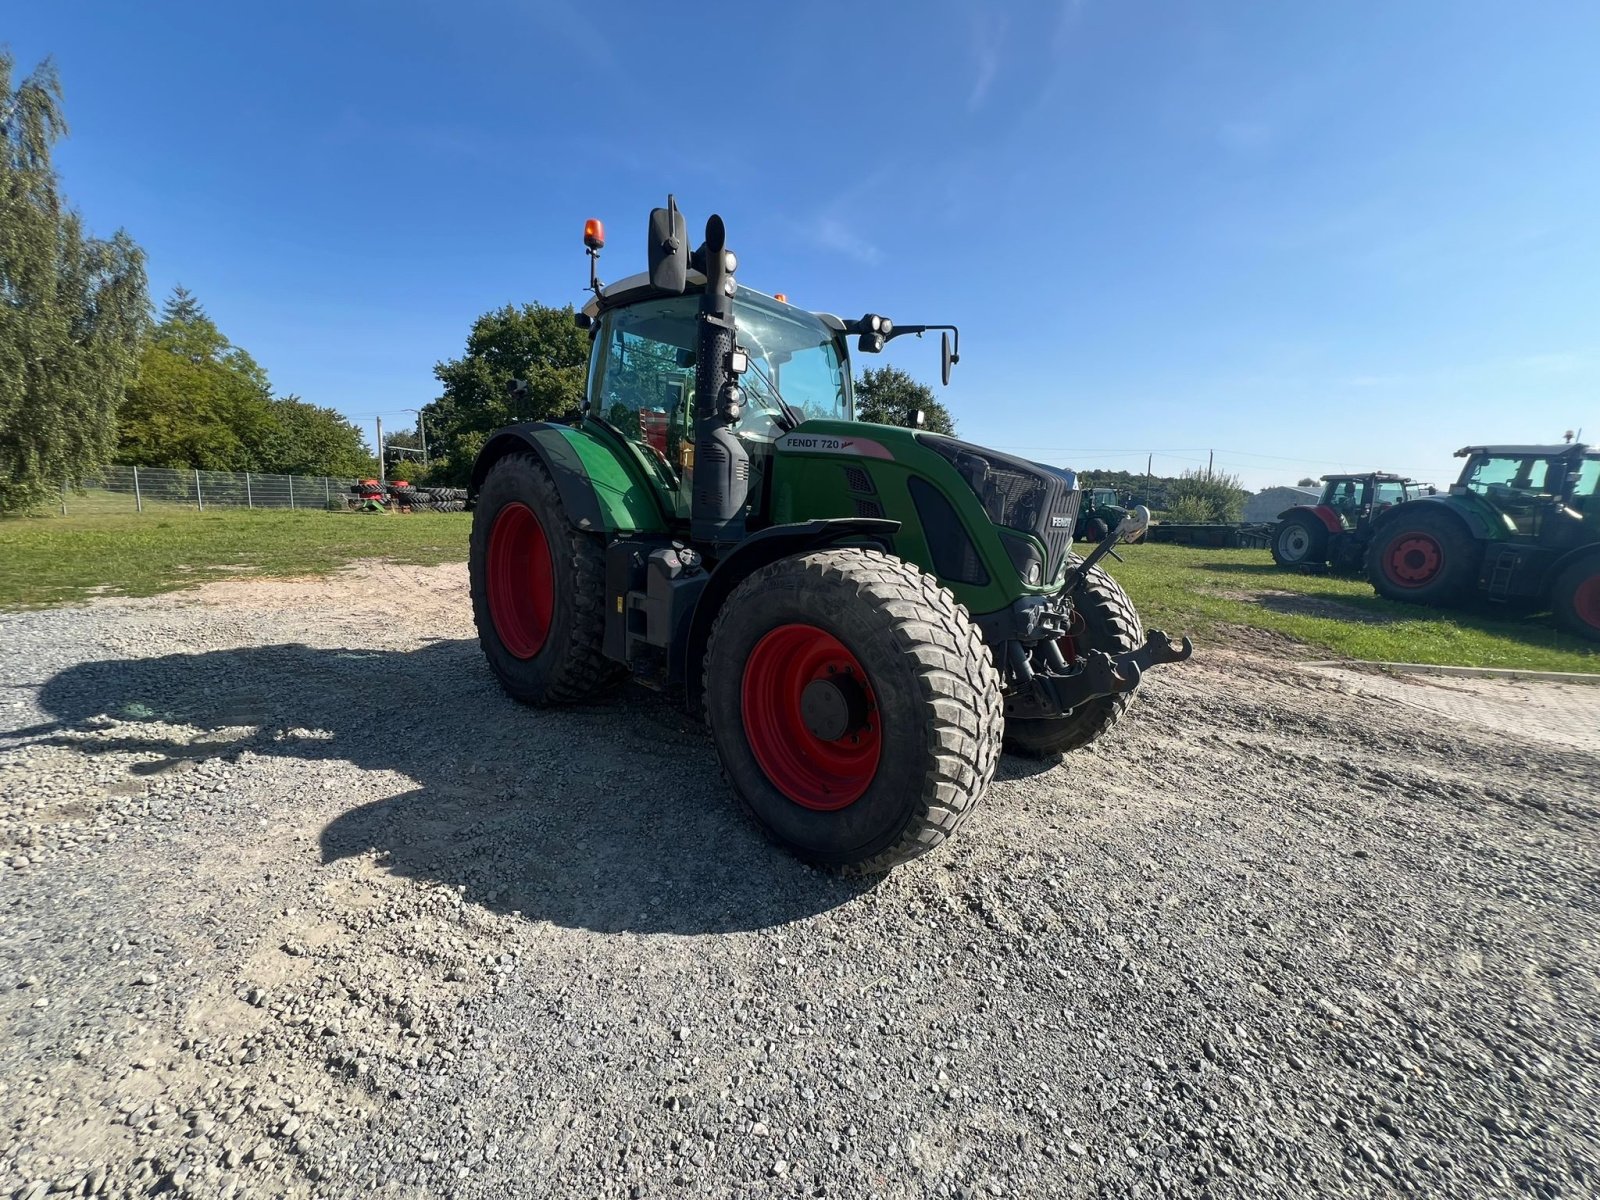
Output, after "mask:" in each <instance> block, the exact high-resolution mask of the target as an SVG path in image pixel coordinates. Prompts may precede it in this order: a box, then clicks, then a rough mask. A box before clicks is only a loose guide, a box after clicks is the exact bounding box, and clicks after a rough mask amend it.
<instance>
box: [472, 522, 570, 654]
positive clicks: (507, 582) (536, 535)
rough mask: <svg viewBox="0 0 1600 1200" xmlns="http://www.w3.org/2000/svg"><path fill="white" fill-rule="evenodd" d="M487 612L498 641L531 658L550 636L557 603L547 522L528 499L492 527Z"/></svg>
mask: <svg viewBox="0 0 1600 1200" xmlns="http://www.w3.org/2000/svg"><path fill="white" fill-rule="evenodd" d="M487 573H488V576H489V616H490V618H491V619H492V620H493V621H494V631H495V634H496V635H497V636H498V637H499V638H500V644H501V645H502V646H504V647H505V648H506V650H507V651H509V652H510V653H511V654H512V655H513V656H515V657H517V658H532V657H533V656H534V655H535V654H537V653H539V651H540V650H541V649H543V647H544V642H545V639H546V638H547V637H549V636H550V614H551V613H552V612H553V611H554V610H555V606H556V585H555V566H554V564H553V563H552V562H551V560H550V543H549V542H548V541H546V540H545V536H544V526H542V525H540V524H539V518H538V517H536V516H534V515H533V510H532V509H531V508H529V507H528V506H527V505H526V504H508V505H506V506H505V507H504V508H502V509H501V510H500V511H499V513H497V514H496V516H495V519H494V528H493V529H491V530H490V531H489V563H488V571H487Z"/></svg>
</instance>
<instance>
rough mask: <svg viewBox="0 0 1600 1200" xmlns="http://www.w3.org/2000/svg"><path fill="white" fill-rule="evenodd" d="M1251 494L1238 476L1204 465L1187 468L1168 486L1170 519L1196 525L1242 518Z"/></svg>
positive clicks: (1168, 516) (1227, 521) (1168, 513)
mask: <svg viewBox="0 0 1600 1200" xmlns="http://www.w3.org/2000/svg"><path fill="white" fill-rule="evenodd" d="M1249 495H1250V493H1249V492H1247V491H1245V489H1244V487H1243V486H1242V485H1241V484H1240V481H1239V477H1238V476H1237V475H1229V474H1227V473H1225V472H1223V471H1212V470H1208V469H1206V468H1204V467H1199V468H1196V469H1195V470H1193V471H1185V472H1184V473H1183V476H1182V478H1180V479H1178V480H1177V481H1176V482H1175V483H1173V484H1172V486H1171V487H1169V488H1168V489H1167V504H1168V508H1167V519H1168V520H1170V521H1174V522H1177V523H1179V524H1196V525H1209V524H1227V523H1229V522H1232V521H1241V520H1243V519H1244V502H1245V500H1246V498H1247V497H1248V496H1249Z"/></svg>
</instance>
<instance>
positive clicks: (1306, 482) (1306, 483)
mask: <svg viewBox="0 0 1600 1200" xmlns="http://www.w3.org/2000/svg"><path fill="white" fill-rule="evenodd" d="M1295 486H1296V487H1316V486H1317V481H1316V480H1315V479H1313V478H1311V476H1309V475H1307V476H1306V477H1305V478H1304V479H1302V480H1301V481H1300V482H1299V483H1298V484H1296V485H1295Z"/></svg>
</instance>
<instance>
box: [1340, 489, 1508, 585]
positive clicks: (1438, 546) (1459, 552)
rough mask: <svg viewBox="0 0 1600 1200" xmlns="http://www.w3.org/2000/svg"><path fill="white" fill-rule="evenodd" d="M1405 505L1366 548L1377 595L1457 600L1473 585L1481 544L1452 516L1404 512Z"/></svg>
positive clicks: (1428, 510)
mask: <svg viewBox="0 0 1600 1200" xmlns="http://www.w3.org/2000/svg"><path fill="white" fill-rule="evenodd" d="M1411 507H1412V505H1410V504H1405V505H1402V506H1401V507H1400V509H1399V510H1398V511H1397V512H1396V514H1395V515H1394V516H1393V517H1391V518H1390V519H1389V520H1388V521H1387V522H1386V523H1385V524H1384V526H1383V527H1382V528H1381V529H1379V530H1378V531H1377V532H1376V533H1375V534H1374V535H1373V538H1372V544H1371V545H1370V546H1368V547H1367V578H1368V579H1369V580H1371V581H1372V586H1373V587H1374V588H1376V589H1377V591H1378V594H1379V595H1380V596H1384V597H1386V598H1388V599H1390V600H1399V601H1402V602H1404V603H1406V604H1436V605H1450V604H1460V603H1461V602H1462V601H1464V600H1466V599H1467V598H1468V597H1469V596H1471V595H1472V594H1473V593H1474V592H1475V591H1476V590H1477V579H1478V565H1479V562H1480V560H1481V559H1482V556H1483V548H1482V547H1481V546H1479V544H1478V543H1477V542H1476V541H1474V540H1473V538H1472V536H1471V535H1470V534H1469V533H1468V532H1467V531H1466V529H1464V528H1463V527H1462V525H1461V522H1460V520H1458V519H1457V518H1456V517H1454V516H1453V515H1451V514H1449V513H1446V512H1435V511H1432V510H1433V509H1434V508H1435V507H1436V506H1435V505H1432V504H1426V503H1423V504H1421V505H1420V508H1421V510H1422V511H1415V512H1406V511H1405V510H1406V509H1409V508H1411Z"/></svg>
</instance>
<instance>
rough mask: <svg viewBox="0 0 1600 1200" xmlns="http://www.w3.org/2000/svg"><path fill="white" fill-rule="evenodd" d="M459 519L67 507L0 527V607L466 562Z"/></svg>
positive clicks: (463, 524) (465, 524)
mask: <svg viewBox="0 0 1600 1200" xmlns="http://www.w3.org/2000/svg"><path fill="white" fill-rule="evenodd" d="M470 524H471V518H470V517H468V516H466V515H465V514H463V513H415V514H387V513H346V512H323V511H320V510H306V509H300V510H298V511H292V512H286V511H283V510H281V509H254V510H251V509H234V508H227V509H223V508H217V509H210V510H208V511H206V512H203V513H202V512H193V511H190V510H188V509H185V508H178V507H175V506H174V507H151V506H147V508H146V511H145V512H144V513H142V514H140V513H132V512H126V511H115V512H112V511H106V510H105V509H104V508H102V507H97V506H88V505H85V504H83V503H82V501H81V499H80V500H79V501H78V502H77V503H74V501H73V499H72V498H69V500H68V515H67V516H65V517H62V516H59V515H56V516H40V517H7V518H3V519H0V607H9V608H17V607H33V606H38V605H46V604H61V603H67V602H71V601H74V600H85V599H88V598H90V597H91V596H95V595H124V596H150V595H154V594H156V593H158V592H167V591H172V590H173V589H175V588H184V587H192V586H193V585H194V584H196V583H202V582H204V581H206V580H207V579H218V578H228V577H236V576H239V575H308V574H318V573H323V572H327V571H332V570H334V569H336V568H338V567H339V566H341V565H343V564H345V563H347V562H350V561H351V560H352V559H358V558H385V559H390V560H392V561H394V562H402V563H419V564H433V563H441V562H450V561H453V560H461V559H465V558H466V556H467V531H468V529H469V527H470Z"/></svg>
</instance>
